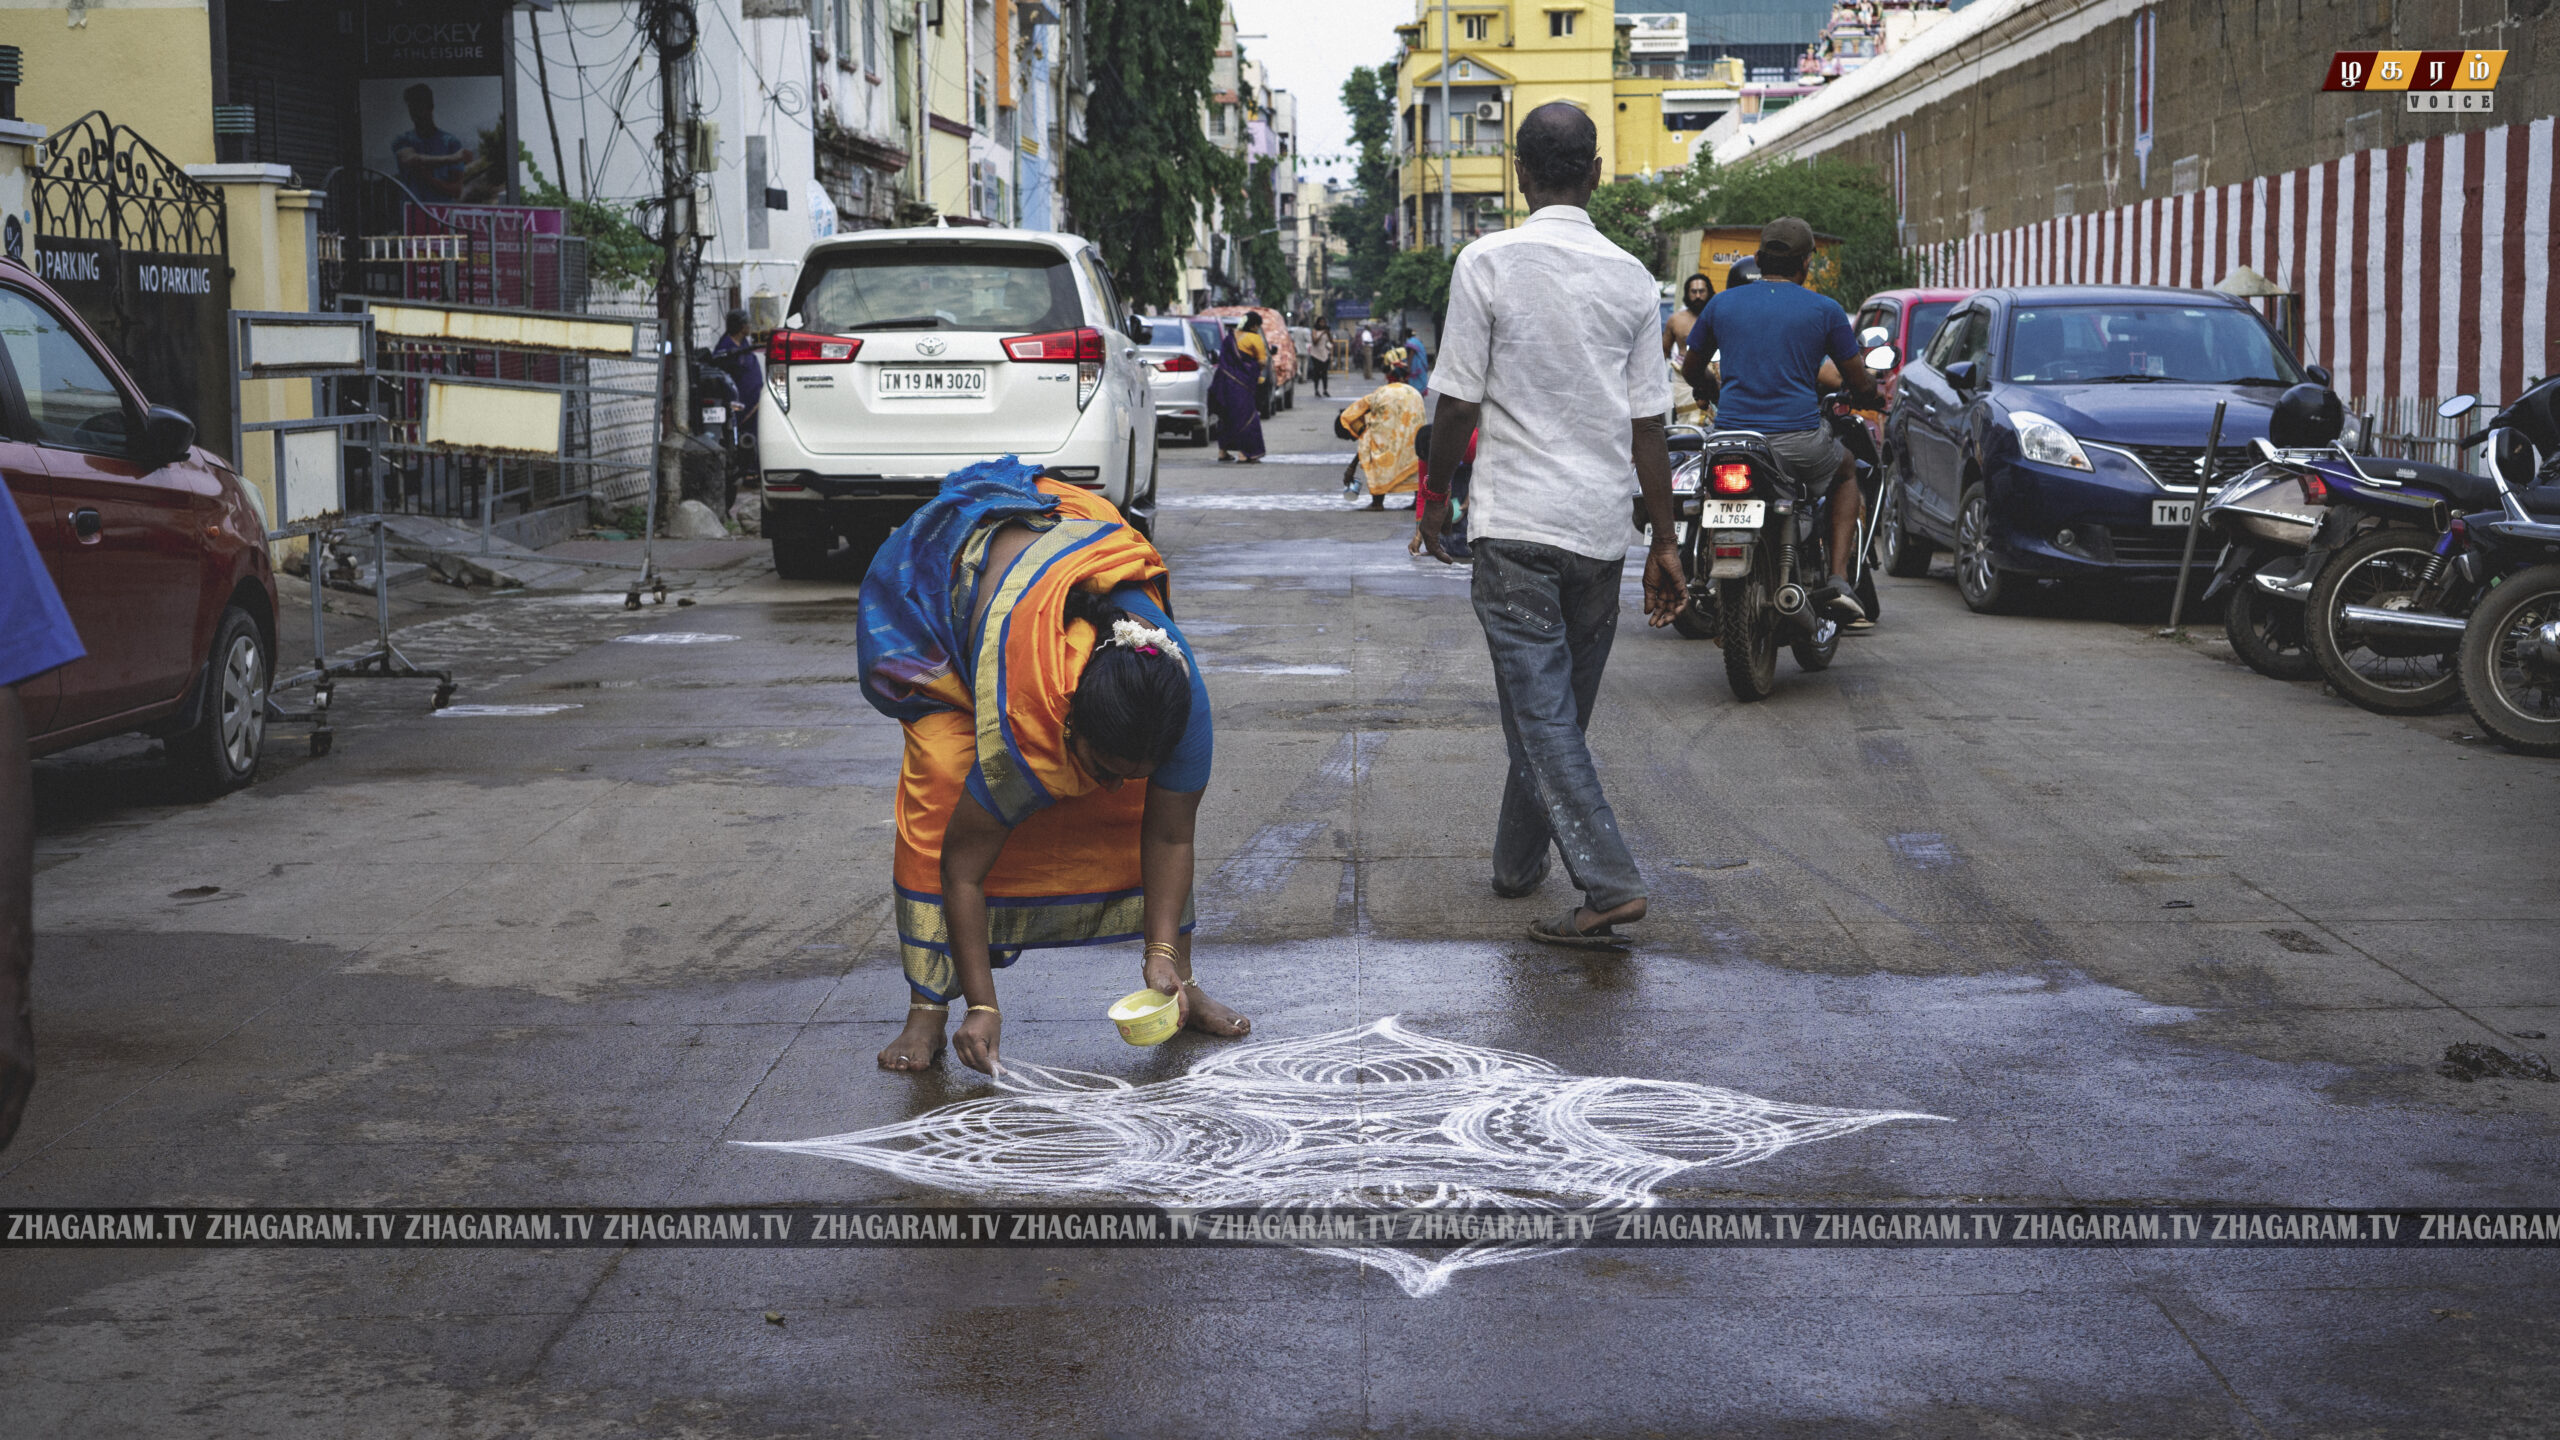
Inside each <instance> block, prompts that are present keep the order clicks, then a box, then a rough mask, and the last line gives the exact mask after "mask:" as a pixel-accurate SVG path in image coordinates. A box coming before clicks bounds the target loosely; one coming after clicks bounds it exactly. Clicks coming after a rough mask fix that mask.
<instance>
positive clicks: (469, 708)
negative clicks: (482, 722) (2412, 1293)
mask: <svg viewBox="0 0 2560 1440" xmlns="http://www.w3.org/2000/svg"><path fill="white" fill-rule="evenodd" d="M584 708H586V707H584V706H582V705H575V704H570V705H447V706H446V707H444V708H443V709H441V710H430V711H428V712H427V713H428V714H430V715H433V716H435V717H436V718H438V719H440V720H479V719H485V718H487V717H489V716H493V715H557V714H559V713H560V712H561V711H563V710H582V709H584Z"/></svg>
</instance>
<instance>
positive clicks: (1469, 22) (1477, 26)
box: [1458, 15, 1493, 40]
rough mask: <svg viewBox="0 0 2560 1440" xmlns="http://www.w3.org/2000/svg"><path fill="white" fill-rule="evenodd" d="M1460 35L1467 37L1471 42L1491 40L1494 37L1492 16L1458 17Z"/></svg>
mask: <svg viewBox="0 0 2560 1440" xmlns="http://www.w3.org/2000/svg"><path fill="white" fill-rule="evenodd" d="M1458 33H1459V34H1461V35H1464V36H1466V37H1467V38H1468V39H1470V40H1485V39H1490V38H1492V35H1493V17H1492V16H1490V15H1461V16H1459V17H1458Z"/></svg>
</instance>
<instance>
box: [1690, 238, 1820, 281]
mask: <svg viewBox="0 0 2560 1440" xmlns="http://www.w3.org/2000/svg"><path fill="white" fill-rule="evenodd" d="M1690 233H1691V234H1694V235H1696V236H1697V237H1698V272H1699V273H1700V274H1702V275H1704V276H1706V277H1707V278H1708V279H1709V280H1711V281H1713V282H1714V283H1715V287H1716V293H1717V294H1719V295H1721V294H1723V293H1724V292H1725V290H1726V289H1727V288H1728V287H1729V286H1731V285H1732V283H1733V267H1734V266H1735V265H1736V264H1738V263H1740V262H1742V261H1744V260H1756V257H1757V256H1758V255H1759V253H1760V227H1759V226H1757V225H1718V226H1716V227H1714V228H1713V229H1710V230H1703V231H1691V232H1690ZM1813 248H1814V252H1815V253H1816V254H1817V255H1829V254H1830V253H1831V252H1832V251H1834V250H1837V249H1839V248H1840V237H1839V236H1837V235H1824V234H1821V233H1820V232H1816V233H1815V235H1814V237H1813ZM1682 283H1686V282H1685V281H1683V282H1682ZM1815 288H1817V289H1819V288H1820V287H1819V286H1818V285H1817V286H1816V287H1815Z"/></svg>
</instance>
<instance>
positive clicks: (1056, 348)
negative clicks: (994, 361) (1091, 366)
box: [1004, 329, 1102, 363]
mask: <svg viewBox="0 0 2560 1440" xmlns="http://www.w3.org/2000/svg"><path fill="white" fill-rule="evenodd" d="M1004 353H1005V354H1007V355H1010V356H1012V357H1013V358H1014V359H1016V360H1021V361H1026V362H1033V363H1037V362H1040V361H1069V360H1077V361H1081V360H1092V361H1095V362H1099V361H1100V360H1101V359H1102V332H1101V331H1099V330H1093V329H1085V330H1058V331H1053V332H1051V333H1049V334H1047V335H1016V336H1015V337H1013V338H1012V339H1010V340H1007V341H1006V342H1004Z"/></svg>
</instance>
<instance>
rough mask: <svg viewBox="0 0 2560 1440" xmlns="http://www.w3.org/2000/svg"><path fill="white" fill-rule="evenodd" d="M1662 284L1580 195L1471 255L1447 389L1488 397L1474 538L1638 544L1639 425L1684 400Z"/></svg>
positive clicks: (1473, 502) (1435, 382) (1436, 389)
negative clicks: (1675, 394) (1674, 382)
mask: <svg viewBox="0 0 2560 1440" xmlns="http://www.w3.org/2000/svg"><path fill="white" fill-rule="evenodd" d="M1661 314H1662V308H1661V301H1660V289H1659V287H1658V286H1656V284H1655V283H1654V279H1653V275H1652V273H1651V272H1650V271H1648V270H1646V269H1645V267H1644V264H1643V262H1642V261H1639V260H1638V259H1636V257H1634V256H1633V255H1630V254H1628V253H1627V252H1626V251H1624V250H1621V249H1619V248H1618V247H1617V245H1615V244H1614V243H1612V242H1611V241H1610V240H1609V238H1608V237H1607V236H1604V235H1602V234H1601V233H1600V232H1599V231H1598V230H1597V229H1594V228H1593V227H1592V224H1591V217H1590V216H1589V215H1586V214H1584V213H1583V212H1582V211H1581V210H1579V209H1577V208H1575V207H1574V206H1571V205H1549V206H1546V207H1544V208H1543V209H1540V210H1538V211H1536V212H1534V213H1533V214H1531V215H1530V216H1529V218H1528V220H1527V221H1525V222H1523V223H1522V224H1521V225H1520V226H1519V227H1518V228H1516V229H1512V230H1502V231H1497V232H1495V233H1494V234H1491V235H1487V236H1485V237H1484V238H1483V239H1481V240H1477V241H1474V242H1472V243H1470V244H1469V245H1468V246H1467V247H1466V248H1465V249H1463V250H1460V251H1459V252H1458V266H1457V271H1456V273H1455V274H1454V275H1453V276H1451V278H1450V282H1449V322H1448V325H1447V326H1446V327H1445V328H1444V329H1443V330H1442V331H1441V335H1440V353H1439V355H1438V356H1437V357H1436V358H1437V361H1438V363H1437V364H1436V365H1435V366H1434V367H1433V369H1432V372H1431V391H1432V393H1433V394H1435V395H1449V396H1454V397H1456V398H1457V399H1460V400H1474V401H1480V402H1482V403H1483V405H1484V418H1483V422H1482V425H1483V428H1482V431H1481V434H1480V437H1479V439H1478V441H1477V444H1476V468H1475V479H1474V481H1473V483H1472V485H1471V487H1470V489H1469V491H1468V495H1467V539H1468V540H1469V541H1470V542H1473V541H1477V540H1527V541H1531V542H1533V543H1536V544H1540V545H1553V546H1555V547H1557V548H1558V549H1562V550H1569V551H1572V552H1573V553H1574V554H1576V555H1587V556H1590V557H1591V558H1593V559H1595V560H1614V559H1617V558H1619V557H1621V556H1623V555H1625V554H1626V553H1627V547H1628V546H1629V545H1631V544H1633V543H1634V541H1635V523H1634V512H1633V507H1631V506H1629V505H1628V504H1627V499H1628V497H1629V496H1631V495H1633V494H1635V493H1636V473H1635V451H1634V443H1633V440H1632V438H1631V432H1630V430H1629V426H1630V424H1631V422H1633V421H1635V420H1638V419H1642V418H1644V417H1647V416H1652V415H1661V414H1664V413H1666V412H1668V411H1669V410H1670V409H1671V371H1670V367H1669V366H1667V365H1665V364H1664V363H1663V360H1662V335H1661V328H1662V320H1661Z"/></svg>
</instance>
